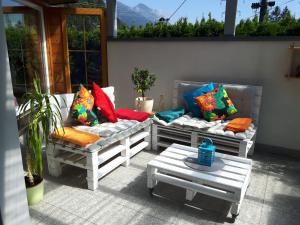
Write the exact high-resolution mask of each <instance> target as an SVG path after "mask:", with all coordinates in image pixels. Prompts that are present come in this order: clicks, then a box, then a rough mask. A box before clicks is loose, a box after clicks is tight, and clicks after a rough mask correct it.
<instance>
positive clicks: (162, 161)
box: [147, 144, 252, 217]
mask: <svg viewBox="0 0 300 225" xmlns="http://www.w3.org/2000/svg"><path fill="white" fill-rule="evenodd" d="M197 152H198V150H197V149H196V148H192V147H188V146H184V145H178V144H172V145H171V146H169V147H168V148H167V149H166V150H165V151H163V152H162V153H161V154H160V155H159V156H157V157H156V158H155V159H153V160H151V161H150V162H149V163H148V165H147V186H148V188H149V189H150V190H151V191H153V188H154V187H155V186H156V184H157V183H158V182H165V183H169V184H172V185H175V186H178V187H182V188H185V189H186V199H187V200H192V199H193V197H194V196H195V195H196V193H202V194H205V195H209V196H213V197H216V198H220V199H224V200H226V201H230V202H231V203H232V208H231V213H232V214H233V215H234V217H236V215H238V214H239V210H240V206H241V203H242V201H243V199H244V196H245V193H246V190H247V187H248V185H249V182H250V175H251V169H252V161H251V160H250V159H246V158H241V157H237V156H232V155H227V154H222V153H216V158H218V159H219V160H216V163H215V164H213V167H212V169H209V170H196V169H193V168H194V167H193V168H191V167H189V166H187V165H186V163H185V162H184V160H185V159H186V158H187V157H194V155H195V154H197Z"/></svg>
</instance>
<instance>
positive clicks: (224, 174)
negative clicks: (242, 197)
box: [155, 155, 245, 182]
mask: <svg viewBox="0 0 300 225" xmlns="http://www.w3.org/2000/svg"><path fill="white" fill-rule="evenodd" d="M155 160H157V161H160V162H163V163H166V164H169V165H173V166H177V167H180V168H184V169H190V170H193V171H195V172H199V171H197V170H195V169H192V168H190V167H189V166H187V165H186V164H185V163H184V161H183V160H176V159H171V158H168V157H165V156H163V155H159V156H157V157H156V158H155ZM201 173H204V174H209V175H214V176H216V177H221V178H224V179H228V180H233V181H239V182H240V181H244V180H245V175H238V174H235V173H231V172H227V171H223V170H221V169H220V170H216V171H205V170H201Z"/></svg>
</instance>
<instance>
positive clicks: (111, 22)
mask: <svg viewBox="0 0 300 225" xmlns="http://www.w3.org/2000/svg"><path fill="white" fill-rule="evenodd" d="M106 11H107V35H108V37H117V29H118V24H117V23H118V21H117V1H116V0H107V1H106Z"/></svg>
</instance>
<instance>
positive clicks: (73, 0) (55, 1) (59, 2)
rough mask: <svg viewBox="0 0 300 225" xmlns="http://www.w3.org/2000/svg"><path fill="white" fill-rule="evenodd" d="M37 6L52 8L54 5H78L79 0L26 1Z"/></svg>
mask: <svg viewBox="0 0 300 225" xmlns="http://www.w3.org/2000/svg"><path fill="white" fill-rule="evenodd" d="M25 1H27V2H32V3H34V4H36V5H40V6H44V7H45V6H47V7H51V6H52V5H62V4H67V3H76V2H78V0H25Z"/></svg>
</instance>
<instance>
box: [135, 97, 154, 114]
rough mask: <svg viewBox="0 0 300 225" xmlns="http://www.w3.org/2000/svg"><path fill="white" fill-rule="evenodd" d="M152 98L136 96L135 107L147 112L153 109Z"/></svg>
mask: <svg viewBox="0 0 300 225" xmlns="http://www.w3.org/2000/svg"><path fill="white" fill-rule="evenodd" d="M153 103H154V100H153V98H148V97H138V98H136V99H135V108H136V110H137V111H139V112H149V113H151V112H152V110H153Z"/></svg>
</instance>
